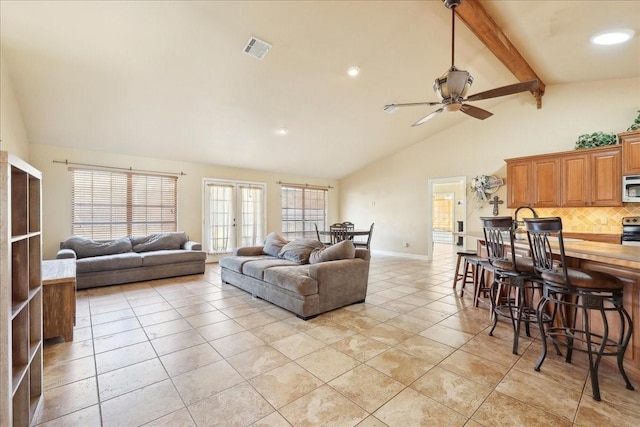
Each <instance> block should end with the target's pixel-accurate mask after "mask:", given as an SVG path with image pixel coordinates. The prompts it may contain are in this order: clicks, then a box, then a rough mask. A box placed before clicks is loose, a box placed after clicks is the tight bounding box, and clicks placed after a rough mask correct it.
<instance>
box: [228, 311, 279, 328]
mask: <svg viewBox="0 0 640 427" xmlns="http://www.w3.org/2000/svg"><path fill="white" fill-rule="evenodd" d="M234 320H235V321H236V322H238V323H239V324H241V325H242V326H244V327H245V328H246V329H253V328H257V327H258V326H263V325H268V324H269V323H273V322H275V321H277V320H278V319H276V318H275V317H273V316H271V315H269V314H267V313H265V312H262V311H259V312H257V313H251V314H248V315H246V316H240V317H236V318H234Z"/></svg>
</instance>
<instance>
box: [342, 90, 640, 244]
mask: <svg viewBox="0 0 640 427" xmlns="http://www.w3.org/2000/svg"><path fill="white" fill-rule="evenodd" d="M639 95H640V79H637V78H635V79H622V80H607V81H601V82H592V83H575V84H565V85H554V86H547V88H546V94H545V95H544V97H543V98H542V108H541V109H539V110H538V109H536V108H535V103H534V102H533V98H532V97H531V95H529V94H519V95H517V96H512V97H510V98H504V99H505V101H504V102H502V103H500V104H498V105H496V106H493V107H491V108H490V110H491V112H492V113H494V116H492V117H490V118H488V119H486V120H475V119H473V118H468V119H466V120H463V121H462V122H461V123H460V124H459V125H457V126H454V127H452V128H450V129H447V130H445V131H444V132H441V133H439V134H437V135H435V136H433V137H431V138H429V139H427V140H424V141H422V142H420V143H417V144H415V145H413V146H411V147H409V148H407V149H405V150H402V151H400V152H398V153H396V154H394V155H392V156H390V157H388V158H385V159H382V160H380V161H378V162H375V163H373V164H370V165H368V166H367V167H365V168H363V169H361V170H359V171H357V172H356V173H353V174H351V175H349V176H347V177H345V178H344V179H342V180H341V181H340V188H341V192H340V213H341V216H342V217H343V218H350V220H352V221H354V220H355V221H357V222H361V221H363V222H374V221H375V223H376V226H375V233H374V238H373V240H372V249H374V250H383V251H386V252H396V253H405V254H413V255H427V256H428V255H430V254H429V249H430V248H431V236H430V234H431V233H430V224H427V223H426V220H425V219H426V218H428V212H427V211H428V195H427V183H428V180H429V179H435V178H443V177H452V176H467V182H470V180H471V178H472V177H474V176H476V175H481V174H484V175H496V176H498V177H500V178H506V165H505V162H504V159H507V158H512V157H520V156H525V155H534V154H543V153H550V152H557V151H567V150H572V149H573V148H574V144H575V141H576V139H577V137H578V136H579V135H581V134H585V133H592V132H596V131H603V132H612V133H620V132H623V131H625V130H626V129H627V128H628V127H629V126H630V124H631V123H632V122H633V119H634V118H635V117H636V116H637V110H638V107H639V106H638V100H639V99H640V97H639ZM474 104H475V105H477V106H478V107H483V105H482V102H477V103H474ZM447 114H460V113H447ZM434 120H438V118H435V119H434ZM422 126H429V122H427V123H425V124H424V125H422ZM389 143H393V141H389ZM496 195H498V196H499V197H500V199H503V200H504V199H505V197H506V186H503V187H502V188H501V189H500V190H499V191H498V192H497V193H496ZM467 198H468V203H467V230H468V231H481V225H480V220H479V218H480V217H481V216H490V215H491V212H492V207H491V206H485V207H484V208H483V209H476V206H475V203H473V199H472V198H471V194H470V192H469V191H468V189H467ZM510 213H511V211H510V210H508V209H506V207H505V205H500V214H510ZM404 242H409V247H408V248H405V247H404Z"/></svg>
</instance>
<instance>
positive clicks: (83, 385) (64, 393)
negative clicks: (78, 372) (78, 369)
mask: <svg viewBox="0 0 640 427" xmlns="http://www.w3.org/2000/svg"><path fill="white" fill-rule="evenodd" d="M97 403H98V387H97V383H96V379H95V377H91V378H87V379H84V380H80V381H76V382H73V383H70V384H66V385H63V386H60V387H56V388H51V389H49V390H47V391H46V392H45V393H44V402H43V405H42V409H41V410H40V414H39V416H38V420H37V423H43V422H45V421H50V420H53V419H55V418H59V417H62V416H64V415H68V414H71V413H72V412H75V411H78V410H80V409H84V408H88V407H90V406H93V405H95V404H97Z"/></svg>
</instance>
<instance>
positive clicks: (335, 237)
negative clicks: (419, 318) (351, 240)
mask: <svg viewBox="0 0 640 427" xmlns="http://www.w3.org/2000/svg"><path fill="white" fill-rule="evenodd" d="M329 231H330V232H331V244H336V243H339V242H342V241H343V240H346V239H347V238H348V235H347V229H346V227H345V226H344V225H342V223H341V222H338V223H335V224H331V225H330V226H329Z"/></svg>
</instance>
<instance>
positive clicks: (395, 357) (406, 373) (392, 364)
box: [367, 348, 433, 385]
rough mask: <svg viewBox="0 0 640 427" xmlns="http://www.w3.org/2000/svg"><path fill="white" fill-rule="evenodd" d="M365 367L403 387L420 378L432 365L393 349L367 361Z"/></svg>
mask: <svg viewBox="0 0 640 427" xmlns="http://www.w3.org/2000/svg"><path fill="white" fill-rule="evenodd" d="M367 365H369V366H371V367H373V368H375V369H377V370H378V371H380V372H382V373H383V374H385V375H388V376H390V377H391V378H393V379H394V380H396V381H398V382H401V383H402V384H404V385H409V384H411V383H412V382H413V381H415V380H416V379H418V378H419V377H420V376H422V375H423V374H424V373H425V372H427V371H428V370H429V369H431V368H433V365H431V364H429V363H428V362H426V361H424V360H422V359H420V358H418V357H416V356H413V355H411V354H409V353H405V352H404V351H401V350H397V349H395V348H392V349H389V350H387V351H385V352H384V353H381V354H379V355H378V356H376V357H374V358H373V359H371V360H369V361H367Z"/></svg>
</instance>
